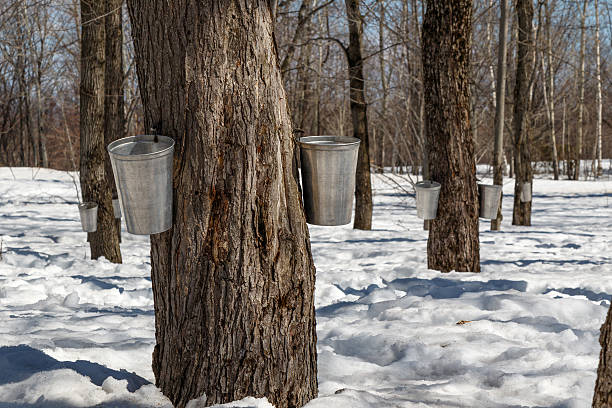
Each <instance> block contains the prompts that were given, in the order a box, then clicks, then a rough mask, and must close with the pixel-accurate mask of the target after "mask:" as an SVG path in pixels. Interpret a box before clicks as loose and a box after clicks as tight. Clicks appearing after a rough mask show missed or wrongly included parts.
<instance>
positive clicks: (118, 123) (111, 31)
mask: <svg viewBox="0 0 612 408" xmlns="http://www.w3.org/2000/svg"><path fill="white" fill-rule="evenodd" d="M105 3H106V15H105V16H104V26H105V34H106V58H105V59H106V63H105V75H104V89H105V97H104V144H105V145H106V146H108V145H109V144H110V143H111V142H114V141H115V140H117V139H121V138H122V137H123V136H124V127H125V113H124V108H123V24H122V21H121V18H122V15H121V5H122V4H123V0H106V1H105ZM105 153H106V152H105ZM104 156H105V160H104V166H105V168H106V177H107V179H108V182H109V183H110V185H111V190H112V197H113V199H117V187H116V186H115V179H114V177H113V169H112V168H111V163H110V157H109V156H108V154H105V155H104ZM114 229H115V234H117V239H118V240H119V241H120V242H121V219H120V218H116V219H115V226H114Z"/></svg>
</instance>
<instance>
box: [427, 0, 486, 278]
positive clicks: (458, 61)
mask: <svg viewBox="0 0 612 408" xmlns="http://www.w3.org/2000/svg"><path fill="white" fill-rule="evenodd" d="M471 38H472V2H471V1H470V0H452V1H448V0H432V1H428V2H427V9H426V12H425V16H424V19H423V69H424V92H425V126H426V134H427V140H428V154H429V171H430V174H431V180H433V181H436V182H438V183H440V184H441V185H442V188H441V191H440V198H439V203H438V213H437V217H436V218H435V219H434V220H431V223H430V229H429V241H428V243H427V263H428V267H429V268H430V269H436V270H440V271H442V272H449V271H452V270H456V271H472V272H478V271H480V247H479V241H478V195H477V186H476V163H475V159H474V141H473V139H472V132H471V128H470V84H469V77H470V48H471Z"/></svg>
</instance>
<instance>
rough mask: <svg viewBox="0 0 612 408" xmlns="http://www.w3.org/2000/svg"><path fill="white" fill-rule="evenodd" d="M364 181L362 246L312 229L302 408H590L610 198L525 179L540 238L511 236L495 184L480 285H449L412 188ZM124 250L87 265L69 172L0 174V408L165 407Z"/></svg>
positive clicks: (137, 249) (467, 280)
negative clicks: (313, 329)
mask: <svg viewBox="0 0 612 408" xmlns="http://www.w3.org/2000/svg"><path fill="white" fill-rule="evenodd" d="M33 176H35V178H33ZM391 180H393V182H392V181H391ZM484 181H485V182H487V181H488V182H490V180H484ZM373 183H374V192H375V196H374V203H375V207H374V219H373V226H374V229H373V230H372V231H357V230H353V229H352V227H351V225H348V226H343V227H317V226H310V234H311V241H312V253H313V257H314V261H315V264H316V268H317V283H316V293H315V295H316V296H315V299H316V300H315V302H316V305H315V306H316V311H317V334H318V367H319V397H318V398H317V399H315V400H313V401H311V402H310V403H309V404H308V405H307V407H308V408H328V407H332V408H336V407H338V408H342V407H347V408H348V407H350V408H359V407H523V406H528V407H553V406H554V407H587V406H590V402H591V398H592V394H593V387H594V382H595V374H596V368H597V364H598V357H599V350H600V347H599V344H598V336H599V328H600V326H601V324H602V323H603V321H604V318H605V313H606V311H607V307H608V305H609V301H610V298H611V295H612V278H611V268H610V264H611V262H610V261H611V255H610V250H611V249H612V248H611V246H610V239H611V237H612V182H611V181H609V180H607V181H597V182H595V181H593V182H585V181H563V180H562V181H551V180H535V182H534V188H533V191H534V193H533V194H534V199H533V216H532V223H533V225H532V226H531V227H514V226H511V225H510V224H511V219H512V192H513V181H512V180H506V184H505V187H504V194H505V200H504V209H503V210H504V222H503V226H502V231H499V232H492V231H490V230H489V222H488V221H484V220H481V223H480V227H481V228H480V232H481V235H480V243H481V247H480V248H481V265H482V272H481V273H462V272H452V273H447V274H442V273H440V272H436V271H432V270H428V269H427V254H426V247H427V232H426V231H423V229H422V225H423V223H422V221H421V220H419V219H418V218H417V217H416V211H415V208H414V197H413V196H412V195H408V194H406V193H404V192H402V191H401V190H399V189H398V188H397V187H396V184H395V183H399V184H400V185H402V186H404V188H406V189H408V190H410V186H409V184H408V183H407V182H406V181H405V179H404V178H401V177H395V176H387V175H385V176H379V175H374V176H373ZM122 237H123V242H122V244H121V251H122V255H123V261H124V263H123V264H122V265H114V264H112V263H110V262H108V261H106V260H104V259H102V260H98V261H92V260H90V259H89V246H88V244H87V242H86V234H85V233H84V232H82V231H81V229H80V223H79V215H78V210H77V198H76V192H75V187H74V184H73V181H72V178H71V177H70V176H69V174H68V173H65V172H59V171H53V170H39V171H38V170H36V169H29V168H19V169H12V171H11V170H10V169H8V168H0V240H1V241H2V259H1V260H0V408H3V407H11V408H12V407H93V406H95V407H129V408H141V407H171V406H172V405H171V404H170V402H169V401H168V400H167V399H166V398H165V397H164V396H163V395H162V394H161V392H160V391H159V390H158V389H157V388H156V387H155V386H154V385H152V384H151V382H154V377H153V373H152V371H151V354H152V351H153V347H154V345H155V339H154V335H155V333H154V330H155V329H154V328H155V326H154V311H153V296H152V291H151V279H150V259H149V242H148V238H147V237H141V236H135V235H130V234H128V233H127V232H126V231H125V229H124V231H123V236H122ZM460 321H465V323H463V324H457V323H458V322H460ZM202 401H203V399H200V400H194V401H193V402H192V403H191V407H197V406H200V405H201V404H200V403H201V402H202ZM222 406H223V407H255V408H269V407H271V406H272V405H270V404H269V402H268V401H267V400H266V399H265V398H262V399H256V398H246V399H244V400H242V401H237V402H234V403H230V404H226V405H222Z"/></svg>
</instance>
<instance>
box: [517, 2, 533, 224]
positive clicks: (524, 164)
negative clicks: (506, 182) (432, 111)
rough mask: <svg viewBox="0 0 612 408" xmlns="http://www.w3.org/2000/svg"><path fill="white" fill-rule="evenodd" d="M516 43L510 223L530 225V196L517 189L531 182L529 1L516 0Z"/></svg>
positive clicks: (531, 19) (530, 15)
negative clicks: (525, 198) (523, 194)
mask: <svg viewBox="0 0 612 408" xmlns="http://www.w3.org/2000/svg"><path fill="white" fill-rule="evenodd" d="M516 12H517V15H518V38H517V41H518V46H517V56H516V75H515V81H516V84H515V86H514V121H513V124H514V129H513V130H514V168H515V182H514V211H513V213H512V224H513V225H531V200H529V201H523V200H522V198H521V192H522V191H523V188H524V187H523V186H524V185H525V184H526V183H531V182H532V179H533V173H532V169H531V155H530V132H531V127H530V126H531V125H530V97H529V93H530V92H529V91H530V85H529V78H530V77H531V75H532V69H533V65H532V63H533V58H532V52H533V47H534V44H533V36H532V32H533V30H532V27H533V2H532V0H517V2H516Z"/></svg>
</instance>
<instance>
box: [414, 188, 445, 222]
mask: <svg viewBox="0 0 612 408" xmlns="http://www.w3.org/2000/svg"><path fill="white" fill-rule="evenodd" d="M440 187H441V186H440V183H436V182H435V181H420V182H418V183H416V185H415V189H416V208H417V217H419V218H422V219H424V220H433V219H434V218H436V214H437V212H438V198H440Z"/></svg>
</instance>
